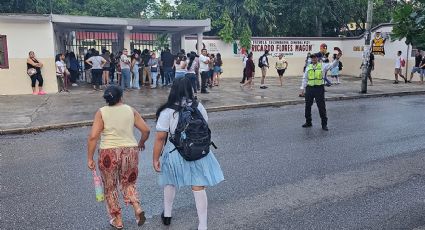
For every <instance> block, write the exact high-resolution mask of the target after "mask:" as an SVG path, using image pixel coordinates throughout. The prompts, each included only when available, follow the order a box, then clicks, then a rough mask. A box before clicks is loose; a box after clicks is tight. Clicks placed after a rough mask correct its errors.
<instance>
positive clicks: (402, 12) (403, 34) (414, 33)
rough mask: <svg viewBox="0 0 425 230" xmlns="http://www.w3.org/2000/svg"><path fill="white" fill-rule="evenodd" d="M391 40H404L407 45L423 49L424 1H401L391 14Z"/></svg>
mask: <svg viewBox="0 0 425 230" xmlns="http://www.w3.org/2000/svg"><path fill="white" fill-rule="evenodd" d="M393 23H394V24H395V25H394V27H393V32H392V39H398V40H401V39H403V38H406V44H407V45H413V46H414V47H416V48H419V49H425V26H424V24H425V0H412V1H410V2H404V1H401V2H400V3H399V4H398V5H397V7H396V10H395V11H394V13H393Z"/></svg>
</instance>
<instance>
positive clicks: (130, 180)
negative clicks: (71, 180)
mask: <svg viewBox="0 0 425 230" xmlns="http://www.w3.org/2000/svg"><path fill="white" fill-rule="evenodd" d="M122 95H123V90H122V88H121V87H119V86H109V87H108V88H107V89H106V90H105V92H104V94H103V98H104V99H105V101H106V103H107V104H108V105H106V106H104V107H102V108H100V109H99V110H98V111H97V112H96V115H95V117H94V122H93V126H92V129H91V132H90V135H89V137H88V141H87V142H88V144H87V164H88V167H89V169H90V170H92V171H93V170H95V168H96V163H95V162H94V159H93V156H94V152H95V150H96V145H97V141H98V140H99V138H101V140H100V146H99V157H98V166H99V169H100V172H101V175H102V181H103V184H104V192H105V200H106V208H107V210H108V213H109V215H110V221H109V223H110V225H111V226H112V227H114V228H115V229H122V228H123V220H122V215H121V207H120V204H119V200H118V197H119V196H118V188H119V189H120V190H121V193H122V196H123V198H124V202H125V203H126V204H131V205H132V206H133V208H134V214H135V217H136V222H137V225H139V226H140V225H143V224H144V223H145V220H146V218H145V212H144V211H143V209H142V207H141V205H140V200H139V197H138V193H137V189H136V181H137V176H138V172H139V170H138V164H139V151H143V150H144V149H145V142H146V140H147V139H148V138H149V132H150V131H149V127H148V126H147V124H146V123H145V121H144V120H143V118H142V117H141V116H140V114H139V113H138V112H137V111H136V110H134V109H133V108H132V107H130V106H128V105H126V104H124V103H123V100H122ZM134 127H136V128H137V129H138V130H139V131H140V132H141V133H142V135H141V138H140V140H139V142H137V141H136V138H135V136H134V132H133V129H134Z"/></svg>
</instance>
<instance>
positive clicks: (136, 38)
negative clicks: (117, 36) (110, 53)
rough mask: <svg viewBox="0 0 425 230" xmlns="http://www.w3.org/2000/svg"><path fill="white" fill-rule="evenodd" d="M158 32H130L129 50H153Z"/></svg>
mask: <svg viewBox="0 0 425 230" xmlns="http://www.w3.org/2000/svg"><path fill="white" fill-rule="evenodd" d="M157 37H158V34H155V33H131V36H130V48H131V50H134V49H139V50H142V51H143V50H144V49H148V50H151V51H152V50H155V49H156V47H155V41H156V39H157Z"/></svg>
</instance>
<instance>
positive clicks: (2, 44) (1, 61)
mask: <svg viewBox="0 0 425 230" xmlns="http://www.w3.org/2000/svg"><path fill="white" fill-rule="evenodd" d="M8 68H9V60H8V55H7V38H6V35H0V69H8Z"/></svg>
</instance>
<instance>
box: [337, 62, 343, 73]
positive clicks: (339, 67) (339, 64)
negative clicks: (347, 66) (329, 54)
mask: <svg viewBox="0 0 425 230" xmlns="http://www.w3.org/2000/svg"><path fill="white" fill-rule="evenodd" d="M342 67H343V65H342V62H341V61H339V63H338V70H339V71H341V70H342Z"/></svg>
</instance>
